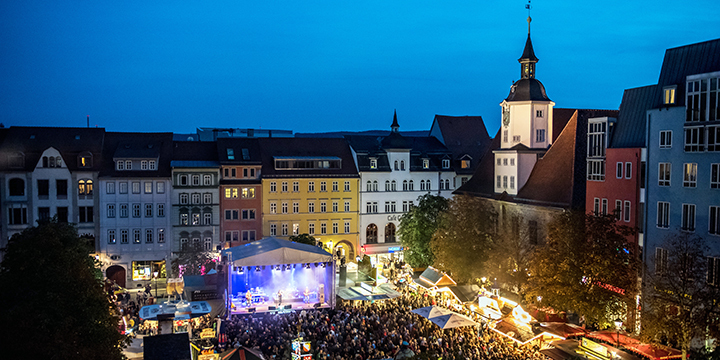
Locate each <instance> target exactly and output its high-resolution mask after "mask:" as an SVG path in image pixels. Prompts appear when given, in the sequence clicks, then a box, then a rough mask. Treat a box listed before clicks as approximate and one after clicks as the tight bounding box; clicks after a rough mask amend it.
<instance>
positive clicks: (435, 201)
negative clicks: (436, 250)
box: [398, 194, 448, 267]
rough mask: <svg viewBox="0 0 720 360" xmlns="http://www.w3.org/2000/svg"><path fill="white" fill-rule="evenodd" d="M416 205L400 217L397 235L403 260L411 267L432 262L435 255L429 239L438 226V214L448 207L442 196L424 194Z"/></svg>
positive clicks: (423, 265)
mask: <svg viewBox="0 0 720 360" xmlns="http://www.w3.org/2000/svg"><path fill="white" fill-rule="evenodd" d="M418 201H419V203H418V205H417V206H413V207H412V208H411V209H410V211H408V212H407V213H405V215H403V216H402V217H401V218H400V226H399V228H398V235H399V236H400V239H402V243H403V247H406V248H407V250H405V261H406V262H407V263H408V264H410V265H411V266H413V267H426V266H430V265H432V264H433V261H434V259H435V256H434V255H433V252H432V249H431V248H430V240H431V239H432V236H433V234H434V233H435V230H437V228H438V226H439V219H440V214H442V213H443V212H444V211H445V210H446V209H447V207H448V200H447V199H445V198H444V197H442V196H437V195H431V194H425V195H423V196H420V197H419V198H418Z"/></svg>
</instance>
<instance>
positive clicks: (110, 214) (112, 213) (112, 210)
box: [107, 204, 115, 218]
mask: <svg viewBox="0 0 720 360" xmlns="http://www.w3.org/2000/svg"><path fill="white" fill-rule="evenodd" d="M107 217H109V218H114V217H115V204H108V206H107Z"/></svg>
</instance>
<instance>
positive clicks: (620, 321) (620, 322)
mask: <svg viewBox="0 0 720 360" xmlns="http://www.w3.org/2000/svg"><path fill="white" fill-rule="evenodd" d="M613 322H614V323H615V329H617V346H618V348H619V347H620V328H621V327H622V326H623V321H622V320H620V318H617V319H615V320H614V321H613Z"/></svg>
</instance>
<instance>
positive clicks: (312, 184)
mask: <svg viewBox="0 0 720 360" xmlns="http://www.w3.org/2000/svg"><path fill="white" fill-rule="evenodd" d="M308 192H315V182H314V181H308Z"/></svg>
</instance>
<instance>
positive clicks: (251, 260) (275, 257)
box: [222, 237, 333, 266]
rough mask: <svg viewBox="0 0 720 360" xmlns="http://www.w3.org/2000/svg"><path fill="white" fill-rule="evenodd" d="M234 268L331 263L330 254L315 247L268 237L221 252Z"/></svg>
mask: <svg viewBox="0 0 720 360" xmlns="http://www.w3.org/2000/svg"><path fill="white" fill-rule="evenodd" d="M222 254H223V255H226V256H229V258H230V259H232V262H233V265H235V266H264V265H282V264H301V263H316V262H326V261H332V259H333V257H332V254H330V253H329V252H327V251H325V250H323V249H322V248H319V247H317V246H313V245H308V244H300V243H296V242H292V241H288V240H282V239H278V238H276V237H268V238H264V239H260V240H257V241H253V242H251V243H249V244H245V245H242V246H233V247H231V248H229V249H226V250H223V251H222Z"/></svg>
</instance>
